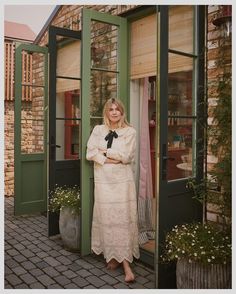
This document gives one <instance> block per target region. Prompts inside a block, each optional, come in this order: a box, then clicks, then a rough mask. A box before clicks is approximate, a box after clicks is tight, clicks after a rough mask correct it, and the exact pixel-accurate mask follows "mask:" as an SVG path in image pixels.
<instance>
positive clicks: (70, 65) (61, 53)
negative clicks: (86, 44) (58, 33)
mask: <svg viewBox="0 0 236 294" xmlns="http://www.w3.org/2000/svg"><path fill="white" fill-rule="evenodd" d="M80 47H81V44H80V41H74V42H71V43H69V44H67V45H66V46H64V47H62V48H59V49H58V50H57V76H65V77H70V78H79V77H80ZM75 89H80V81H78V80H72V79H71V80H70V79H62V78H58V79H57V93H61V92H65V91H71V90H75Z"/></svg>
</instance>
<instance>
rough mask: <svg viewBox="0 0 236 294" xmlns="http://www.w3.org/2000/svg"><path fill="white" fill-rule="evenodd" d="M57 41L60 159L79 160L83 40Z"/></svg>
mask: <svg viewBox="0 0 236 294" xmlns="http://www.w3.org/2000/svg"><path fill="white" fill-rule="evenodd" d="M56 39H57V63H56V77H57V78H56V160H58V161H61V160H78V159H79V150H80V140H79V138H80V120H81V111H80V95H81V73H80V49H81V41H80V40H76V39H74V38H69V37H65V36H57V38H56Z"/></svg>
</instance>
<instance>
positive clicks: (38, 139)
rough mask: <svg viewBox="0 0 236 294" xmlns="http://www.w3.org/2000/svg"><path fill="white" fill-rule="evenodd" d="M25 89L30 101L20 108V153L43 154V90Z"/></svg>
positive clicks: (24, 102)
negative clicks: (29, 93) (29, 94)
mask: <svg viewBox="0 0 236 294" xmlns="http://www.w3.org/2000/svg"><path fill="white" fill-rule="evenodd" d="M22 88H27V89H28V91H29V92H31V93H32V96H31V101H27V102H26V101H23V102H22V106H21V152H22V153H23V154H25V153H27V154H32V153H43V152H44V89H43V88H33V87H28V86H27V87H22Z"/></svg>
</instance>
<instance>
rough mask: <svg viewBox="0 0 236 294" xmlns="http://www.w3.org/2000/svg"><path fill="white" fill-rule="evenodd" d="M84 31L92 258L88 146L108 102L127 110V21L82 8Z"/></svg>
mask: <svg viewBox="0 0 236 294" xmlns="http://www.w3.org/2000/svg"><path fill="white" fill-rule="evenodd" d="M82 15H83V27H82V40H83V42H82V56H83V60H82V79H83V84H82V103H81V106H82V109H81V113H82V114H83V115H82V124H83V128H82V142H81V146H82V152H81V183H82V186H81V197H82V201H81V204H82V207H81V216H82V226H81V234H82V244H81V254H82V255H85V254H89V253H90V251H91V248H90V241H91V239H90V233H91V232H90V229H91V219H92V208H93V171H92V165H91V164H90V163H89V162H88V161H87V160H86V158H85V155H86V146H87V141H88V138H89V136H90V133H91V130H92V128H93V127H94V126H95V125H97V124H101V123H102V120H103V118H102V109H103V105H104V103H105V102H106V101H107V100H108V99H109V98H112V97H114V98H119V99H121V100H122V101H123V103H124V105H125V107H126V109H127V105H128V104H127V95H128V93H127V90H128V87H127V76H128V75H127V68H128V67H127V64H128V60H127V20H126V19H125V18H122V17H119V16H113V15H110V14H106V13H100V12H97V11H95V10H92V9H91V10H90V9H86V8H83V11H82Z"/></svg>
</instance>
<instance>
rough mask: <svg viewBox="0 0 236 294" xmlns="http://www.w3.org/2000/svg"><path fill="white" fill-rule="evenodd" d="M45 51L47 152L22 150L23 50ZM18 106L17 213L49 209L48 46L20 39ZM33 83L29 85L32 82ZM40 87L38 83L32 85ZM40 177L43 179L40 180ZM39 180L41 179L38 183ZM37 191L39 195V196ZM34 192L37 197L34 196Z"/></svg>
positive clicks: (16, 92) (16, 105) (16, 151)
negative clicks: (23, 152)
mask: <svg viewBox="0 0 236 294" xmlns="http://www.w3.org/2000/svg"><path fill="white" fill-rule="evenodd" d="M23 50H25V51H27V52H30V53H41V54H43V55H44V86H40V87H41V88H43V89H44V90H43V93H44V152H43V153H32V154H22V152H21V108H22V86H23V84H22V51H23ZM15 61H16V64H15V109H14V118H15V121H14V164H15V166H14V179H15V181H14V193H15V206H14V210H15V214H16V215H20V214H25V213H35V212H45V211H47V116H48V50H47V48H46V47H40V46H37V45H33V44H20V43H16V52H15ZM28 86H29V85H28ZM30 86H32V87H39V86H37V85H34V84H32V85H30ZM38 179H40V180H38ZM36 181H37V183H35V182H36ZM35 195H37V196H38V197H37V199H35V197H34V196H35ZM32 196H33V197H32Z"/></svg>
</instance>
